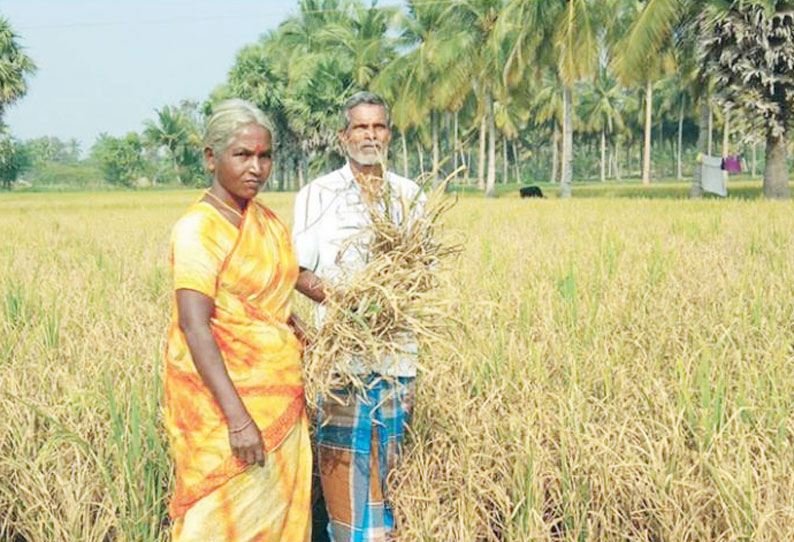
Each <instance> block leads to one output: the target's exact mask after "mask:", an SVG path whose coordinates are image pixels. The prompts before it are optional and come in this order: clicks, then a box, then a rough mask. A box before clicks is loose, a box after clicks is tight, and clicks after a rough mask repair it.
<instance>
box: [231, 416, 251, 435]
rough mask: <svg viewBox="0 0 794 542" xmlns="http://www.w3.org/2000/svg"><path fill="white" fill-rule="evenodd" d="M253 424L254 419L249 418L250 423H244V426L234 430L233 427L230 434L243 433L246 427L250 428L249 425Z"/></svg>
mask: <svg viewBox="0 0 794 542" xmlns="http://www.w3.org/2000/svg"><path fill="white" fill-rule="evenodd" d="M252 423H254V419H253V418H250V417H249V418H248V421H247V422H245V423H244V424H243V425H241V426H240V427H235V428H233V429H232V428H231V427H229V433H239V432H240V431H242V430H243V429H245V428H246V427H248V426H249V425H251V424H252Z"/></svg>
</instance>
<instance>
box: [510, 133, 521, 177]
mask: <svg viewBox="0 0 794 542" xmlns="http://www.w3.org/2000/svg"><path fill="white" fill-rule="evenodd" d="M510 143H511V146H512V147H513V175H514V176H515V179H516V183H518V184H520V183H521V174H520V173H519V169H518V147H517V146H516V140H515V139H514V140H513V141H511V142H510Z"/></svg>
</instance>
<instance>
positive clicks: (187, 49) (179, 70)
mask: <svg viewBox="0 0 794 542" xmlns="http://www.w3.org/2000/svg"><path fill="white" fill-rule="evenodd" d="M381 3H385V2H381ZM297 12H298V9H297V0H258V1H251V0H228V1H224V0H215V1H207V0H104V1H101V0H61V1H58V0H0V16H2V17H5V18H6V19H8V21H9V22H10V24H11V27H12V28H13V29H14V31H15V32H16V33H17V34H18V35H19V38H18V41H19V42H20V44H21V45H22V46H23V47H24V48H25V49H26V52H27V54H28V55H29V56H30V57H31V58H32V59H33V60H34V62H35V63H36V65H37V66H38V71H37V72H36V74H35V75H34V76H33V77H32V78H30V80H29V90H28V94H27V95H26V96H25V97H24V98H22V100H20V101H19V102H17V104H16V105H14V106H13V107H11V108H10V109H9V110H8V111H7V113H6V115H5V119H4V120H5V122H6V123H7V124H8V125H9V127H10V129H11V133H12V134H13V135H15V136H16V137H18V138H20V139H30V138H35V137H40V136H45V135H49V136H56V137H58V138H60V139H68V138H71V137H75V138H77V139H78V140H80V142H81V146H82V150H83V151H84V152H85V151H87V150H88V149H89V148H90V147H91V145H92V144H93V143H94V140H95V139H96V137H97V135H99V134H100V133H102V132H107V133H108V134H110V135H113V136H121V135H124V134H125V133H127V132H129V131H141V130H142V129H143V121H144V120H145V119H153V118H154V117H155V110H156V109H160V108H161V107H162V106H164V105H171V104H178V103H179V101H180V100H182V99H191V100H196V101H199V102H200V101H203V100H204V99H206V98H207V97H208V96H209V94H210V92H211V91H212V90H213V89H214V88H215V87H216V86H217V85H219V84H221V83H223V82H224V80H225V78H226V74H227V72H228V70H229V68H231V66H232V64H233V63H234V59H235V55H236V53H237V52H238V51H239V50H240V49H241V48H242V47H243V46H245V45H247V44H249V43H253V42H255V41H257V39H258V38H259V36H260V35H261V34H263V33H264V32H266V31H267V30H270V29H274V28H276V27H277V26H278V25H279V23H281V22H282V21H283V20H284V19H286V18H287V17H288V16H290V15H294V14H296V13H297Z"/></svg>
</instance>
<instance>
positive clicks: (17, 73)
mask: <svg viewBox="0 0 794 542" xmlns="http://www.w3.org/2000/svg"><path fill="white" fill-rule="evenodd" d="M18 38H19V36H18V35H17V34H15V33H14V31H13V30H12V28H11V25H10V24H9V22H8V19H5V18H3V17H0V126H1V125H2V123H3V114H4V113H5V111H6V109H7V108H8V107H9V106H11V105H13V104H14V103H15V102H16V101H17V100H19V99H20V98H21V97H23V96H24V95H25V94H27V91H28V84H27V79H28V77H30V76H31V75H33V74H34V73H35V72H36V65H35V64H34V63H33V60H31V58H30V57H29V56H28V55H26V54H25V51H24V49H23V48H22V46H20V45H19V42H18Z"/></svg>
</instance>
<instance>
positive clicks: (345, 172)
mask: <svg viewBox="0 0 794 542" xmlns="http://www.w3.org/2000/svg"><path fill="white" fill-rule="evenodd" d="M339 174H340V176H341V177H342V180H343V181H344V186H345V188H346V189H349V188H354V189H355V190H356V192H359V193H360V192H361V187H360V186H359V184H358V182H357V181H356V176H355V175H353V168H351V167H350V162H345V165H344V166H343V167H342V169H340V170H339ZM383 177H384V180H385V181H386V182H387V183H389V184H390V185H392V186H393V183H392V178H391V172H390V171H389V170H386V172H385V173H384V174H383Z"/></svg>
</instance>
